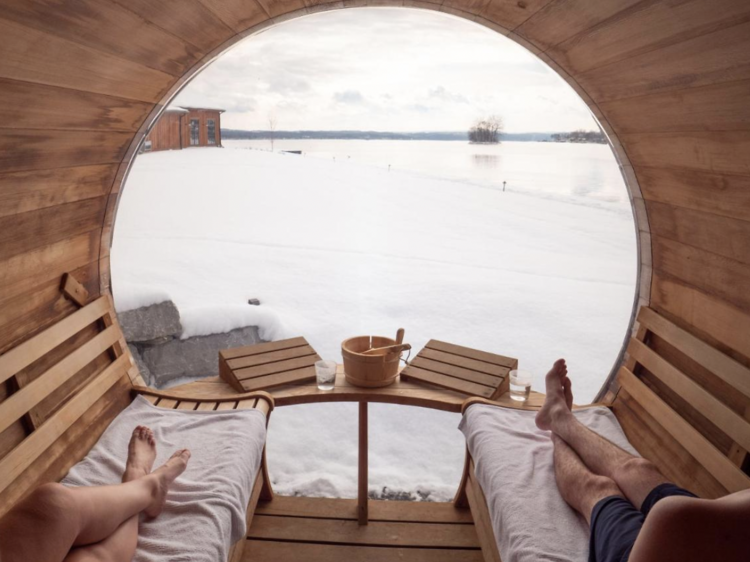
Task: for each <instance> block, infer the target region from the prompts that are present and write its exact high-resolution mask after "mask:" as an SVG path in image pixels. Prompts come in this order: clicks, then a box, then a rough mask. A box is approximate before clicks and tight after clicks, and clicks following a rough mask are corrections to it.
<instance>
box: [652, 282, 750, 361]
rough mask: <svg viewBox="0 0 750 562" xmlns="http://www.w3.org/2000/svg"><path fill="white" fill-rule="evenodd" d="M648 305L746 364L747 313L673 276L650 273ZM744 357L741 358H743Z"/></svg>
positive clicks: (749, 339)
mask: <svg viewBox="0 0 750 562" xmlns="http://www.w3.org/2000/svg"><path fill="white" fill-rule="evenodd" d="M652 289H653V290H652V306H653V307H654V308H655V309H656V310H657V311H659V312H661V313H662V314H665V315H668V317H669V318H671V319H672V320H673V321H677V322H681V324H682V326H683V327H684V328H687V329H689V330H690V331H691V332H692V333H694V334H698V336H699V337H700V338H701V339H703V340H704V341H707V342H708V343H709V344H711V345H713V346H714V347H716V348H718V349H719V350H721V351H722V352H724V353H727V354H728V355H730V356H732V357H733V358H734V359H735V360H737V361H741V362H742V363H743V364H744V365H745V366H748V365H750V361H748V360H747V358H748V357H750V314H747V313H745V312H743V311H741V310H739V309H738V308H736V307H734V306H732V305H730V304H729V303H728V302H726V301H724V300H722V299H720V298H717V297H714V296H711V295H709V294H707V293H705V292H703V291H700V290H699V289H697V288H695V287H691V286H689V285H687V284H685V283H683V282H680V281H678V280H676V279H672V278H669V277H665V276H663V275H661V274H660V273H658V272H657V273H655V274H654V283H653V285H652ZM743 359H744V361H743Z"/></svg>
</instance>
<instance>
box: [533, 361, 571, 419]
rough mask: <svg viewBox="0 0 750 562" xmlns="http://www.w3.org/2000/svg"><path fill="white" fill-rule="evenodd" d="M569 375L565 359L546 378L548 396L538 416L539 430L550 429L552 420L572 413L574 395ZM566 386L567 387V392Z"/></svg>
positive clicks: (557, 362) (556, 364)
mask: <svg viewBox="0 0 750 562" xmlns="http://www.w3.org/2000/svg"><path fill="white" fill-rule="evenodd" d="M567 375H568V367H567V365H565V359H558V360H557V361H555V364H554V365H552V368H551V369H550V371H549V373H547V376H546V377H545V378H544V383H545V387H546V392H547V396H546V398H545V400H544V405H543V406H542V409H541V410H539V413H538V414H537V415H536V426H537V427H538V428H539V429H543V430H548V429H550V427H551V426H552V420H553V419H554V418H555V417H556V416H558V415H560V414H561V413H564V412H570V408H571V406H572V404H573V394H572V392H571V389H570V379H568V377H567ZM566 380H567V381H568V382H567V383H566V382H565V381H566ZM565 385H567V390H566V389H565Z"/></svg>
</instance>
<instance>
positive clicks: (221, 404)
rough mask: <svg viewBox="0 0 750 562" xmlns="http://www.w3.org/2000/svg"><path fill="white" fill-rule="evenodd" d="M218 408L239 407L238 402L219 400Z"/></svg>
mask: <svg viewBox="0 0 750 562" xmlns="http://www.w3.org/2000/svg"><path fill="white" fill-rule="evenodd" d="M216 409H217V410H235V409H237V402H236V401H235V402H219V407H218V408H216Z"/></svg>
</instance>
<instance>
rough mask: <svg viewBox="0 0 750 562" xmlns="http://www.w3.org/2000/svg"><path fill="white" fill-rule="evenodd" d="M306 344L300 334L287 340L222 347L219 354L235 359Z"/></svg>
mask: <svg viewBox="0 0 750 562" xmlns="http://www.w3.org/2000/svg"><path fill="white" fill-rule="evenodd" d="M303 345H308V343H307V340H306V339H305V338H303V337H302V336H300V337H297V338H290V339H288V340H279V341H272V342H267V343H258V344H255V345H248V346H245V347H236V348H232V349H222V350H221V352H220V353H221V354H222V356H223V357H224V359H227V360H229V359H236V358H237V357H246V356H248V355H257V354H259V353H268V352H269V351H279V350H282V349H289V348H290V347H300V346H303Z"/></svg>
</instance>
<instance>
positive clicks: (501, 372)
mask: <svg viewBox="0 0 750 562" xmlns="http://www.w3.org/2000/svg"><path fill="white" fill-rule="evenodd" d="M419 355H420V356H421V357H426V358H427V359H432V360H434V361H440V362H441V363H447V364H448V365H456V366H458V367H463V368H464V369H470V370H472V371H478V372H480V373H485V374H487V375H494V376H496V377H504V376H506V375H507V374H508V367H503V366H501V365H493V364H492V363H487V362H485V361H478V360H476V359H469V358H468V357H461V356H460V355H452V354H450V353H445V352H444V351H437V350H435V349H428V348H425V349H423V350H422V351H420V352H419Z"/></svg>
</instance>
